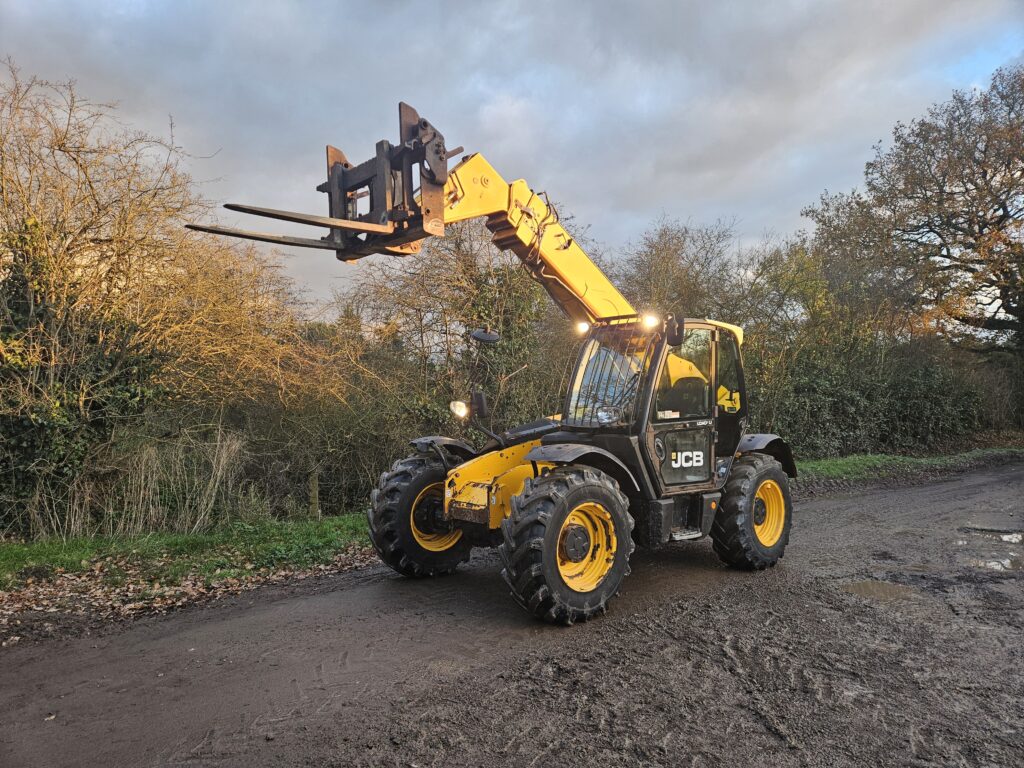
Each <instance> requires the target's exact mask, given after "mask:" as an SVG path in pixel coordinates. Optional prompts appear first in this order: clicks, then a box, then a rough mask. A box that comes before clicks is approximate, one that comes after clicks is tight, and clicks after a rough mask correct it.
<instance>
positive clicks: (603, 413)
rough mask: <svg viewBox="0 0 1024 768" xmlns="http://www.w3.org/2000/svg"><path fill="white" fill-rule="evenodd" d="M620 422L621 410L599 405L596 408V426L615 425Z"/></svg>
mask: <svg viewBox="0 0 1024 768" xmlns="http://www.w3.org/2000/svg"><path fill="white" fill-rule="evenodd" d="M620 421H622V409H621V408H616V407H615V406H612V405H600V406H598V408H597V423H598V424H604V425H607V424H616V423H618V422H620Z"/></svg>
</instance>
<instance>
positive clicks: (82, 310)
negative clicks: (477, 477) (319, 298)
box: [0, 67, 1024, 537]
mask: <svg viewBox="0 0 1024 768" xmlns="http://www.w3.org/2000/svg"><path fill="white" fill-rule="evenodd" d="M1022 94H1024V70H1021V69H1016V70H1007V71H1003V72H1000V73H997V75H996V77H995V79H994V80H993V85H992V88H991V89H990V90H989V91H988V92H986V93H983V94H957V95H956V96H955V97H954V99H953V100H952V101H951V102H950V103H949V104H946V105H940V106H938V107H936V108H935V109H934V110H933V111H932V112H931V113H929V115H927V116H926V117H925V118H924V119H923V120H921V121H918V122H916V123H914V124H912V125H910V126H899V127H898V128H897V130H896V132H895V134H894V141H893V145H892V146H891V147H890V148H888V149H883V148H879V150H878V157H877V159H876V161H875V162H873V163H872V164H871V165H869V167H868V175H867V179H866V187H865V190H864V191H863V192H854V193H851V194H849V195H826V196H825V197H823V198H822V200H821V201H820V202H819V204H818V205H817V206H815V207H813V208H811V209H809V211H808V214H809V216H810V217H811V219H812V220H813V221H814V222H815V223H816V224H817V228H816V229H815V231H814V233H813V234H811V235H803V234H798V235H795V236H793V237H791V238H788V239H786V240H782V241H777V242H770V243H765V244H763V245H761V246H759V247H755V248H746V249H738V248H737V247H736V236H735V233H734V232H733V230H732V228H731V227H730V226H729V225H727V224H721V223H720V224H715V225H712V226H690V225H681V224H678V223H676V222H673V221H661V222H656V223H655V224H654V225H653V226H652V227H651V229H650V231H649V232H648V233H647V234H646V235H645V236H644V237H643V238H641V240H640V241H639V243H638V244H637V245H636V246H635V247H634V248H633V249H632V250H631V251H630V252H628V253H627V254H625V256H624V257H623V258H621V259H616V260H611V259H609V260H608V261H607V265H608V269H609V272H610V273H611V274H612V275H613V277H614V278H615V279H616V281H617V282H618V283H619V284H620V285H621V286H622V287H623V290H624V291H625V292H626V293H627V294H628V295H629V296H630V298H631V299H633V300H634V302H635V303H636V304H637V305H638V306H642V307H644V308H652V309H656V310H662V311H669V310H672V311H676V312H678V313H680V314H687V315H690V316H705V315H707V316H716V317H720V318H722V319H726V320H729V321H731V322H736V323H739V324H742V325H744V326H745V327H746V328H747V332H748V338H749V343H748V345H747V347H746V362H747V366H748V369H749V373H748V382H749V384H750V386H751V388H752V403H753V407H754V409H755V419H756V421H757V424H756V426H757V427H759V428H762V429H765V430H771V431H778V432H780V433H782V434H785V435H787V436H788V437H789V438H790V439H791V440H792V441H793V442H794V443H795V444H796V446H797V450H798V452H799V453H800V454H801V455H803V456H811V455H816V456H834V455H843V454H849V453H854V452H878V451H890V452H891V451H921V450H926V449H928V448H929V447H932V446H935V445H938V444H940V443H948V442H949V441H950V440H956V439H958V438H961V437H964V436H968V435H973V434H974V433H976V432H977V431H979V430H983V429H999V428H1014V427H1019V426H1020V423H1021V418H1022V414H1021V408H1020V403H1021V401H1022V399H1024V397H1022V393H1024V384H1022V370H1024V366H1022V345H1024V333H1022V329H1021V261H1022V256H1021V253H1022V238H1021V234H1022V230H1021V222H1022V219H1024V193H1022V188H1024V160H1022V148H1021V143H1022V136H1024V128H1022V126H1024V122H1022V119H1024V118H1022V115H1021V100H1022ZM184 160H185V158H184V156H183V155H182V153H181V151H180V150H179V149H178V148H177V147H175V146H174V144H173V141H165V140H159V139H156V138H153V137H150V136H145V135H141V134H139V133H136V132H134V131H131V130H130V129H126V128H124V127H123V126H122V125H120V124H119V123H118V122H117V120H116V111H115V110H114V109H113V108H112V107H110V106H106V105H100V104H95V103H91V102H89V101H86V100H83V99H81V98H80V97H79V96H78V95H77V94H76V93H75V89H74V88H73V87H72V86H71V85H70V84H53V83H45V82H41V81H38V80H34V79H31V78H24V77H22V76H20V75H19V73H18V72H17V70H16V69H14V68H13V67H10V68H9V69H8V70H7V71H6V73H5V74H4V76H3V78H2V82H0V535H4V534H8V535H16V536H22V537H47V536H54V535H59V536H63V537H67V536H80V535H92V534H109V535H121V534H127V535H134V534H139V533H142V532H146V531H154V530H172V531H183V532H195V531H202V530H210V529H216V528H217V527H218V526H222V525H224V524H225V523H228V522H231V521H239V520H240V521H253V520H259V519H265V518H268V517H316V516H319V515H320V514H321V513H322V512H327V513H338V512H342V511H345V510H350V509H354V508H358V507H360V506H361V505H362V504H363V503H364V499H365V498H366V495H367V491H368V488H369V487H370V486H371V485H372V483H373V482H374V480H375V479H376V477H377V475H378V474H379V473H380V471H381V470H382V469H383V468H385V467H386V466H387V465H388V464H389V463H390V461H391V460H393V459H394V458H395V457H396V456H397V455H400V454H401V453H403V452H404V451H405V449H406V447H405V442H406V440H407V439H408V438H410V437H412V436H415V435H417V434H424V433H428V434H429V433H437V432H444V433H456V434H457V433H458V430H459V427H458V426H457V425H456V424H455V423H453V422H452V420H451V419H450V417H449V415H448V411H447V403H448V401H449V400H450V399H453V398H456V397H464V396H465V395H466V394H467V392H468V389H469V382H470V380H471V379H473V380H475V381H478V382H480V383H482V384H483V386H484V388H485V389H486V390H487V391H488V393H489V395H490V398H491V401H492V403H493V404H494V412H495V421H494V424H493V425H492V426H493V427H495V428H501V427H503V426H506V425H509V424H511V423H515V422H520V421H524V420H529V419H532V418H536V417H537V416H538V415H542V414H545V413H552V412H554V411H555V410H557V403H558V390H559V387H560V382H561V380H562V376H563V373H564V370H565V365H566V363H567V362H568V360H569V358H570V357H571V347H572V343H573V340H572V338H571V334H570V329H569V327H568V323H566V322H565V321H564V319H563V318H561V317H560V316H558V315H557V313H556V311H555V310H554V309H553V308H552V307H551V305H550V301H549V300H548V298H547V297H546V295H545V294H544V293H543V291H542V290H541V289H540V288H539V287H538V286H536V285H534V284H532V283H530V282H529V281H528V280H527V279H525V274H524V273H523V272H522V270H521V268H520V267H519V265H518V263H516V262H515V261H514V259H511V258H509V257H508V256H507V255H506V254H501V253H498V252H496V251H495V250H494V249H493V247H492V246H491V245H490V244H489V241H488V239H487V236H486V233H485V232H484V231H483V230H482V228H480V227H475V226H461V227H456V228H453V233H452V236H451V237H448V238H446V239H445V240H443V241H440V242H435V243H432V244H430V247H429V248H427V249H426V250H425V252H424V254H423V255H422V256H420V257H416V258H409V259H378V260H376V261H374V262H373V263H372V264H371V265H370V267H369V268H368V269H366V270H365V271H364V272H362V273H361V277H360V278H359V280H358V282H357V284H356V285H354V286H353V287H352V289H351V290H350V291H348V292H346V293H345V294H344V295H339V296H338V297H336V300H335V301H334V302H333V304H332V305H331V306H330V307H328V308H326V309H321V310H319V311H318V313H317V315H316V317H314V315H313V314H312V312H311V308H310V307H309V306H307V305H306V304H305V303H304V301H303V300H302V297H301V296H300V295H299V294H298V292H297V290H296V288H295V286H294V285H293V284H292V283H291V282H290V281H289V280H288V279H287V278H286V277H285V276H284V275H283V274H282V272H281V270H280V269H279V267H278V265H277V264H276V263H275V262H274V261H273V260H272V259H271V258H268V257H267V256H266V255H264V253H263V251H259V250H256V249H252V248H248V247H245V246H241V245H237V244H234V243H227V242H224V241H222V240H217V239H213V238H210V237H207V236H203V235H198V234H196V233H193V232H190V231H187V230H185V229H184V224H185V223H186V222H188V221H193V220H196V219H201V218H202V217H203V216H204V214H205V213H206V212H207V209H208V203H207V202H206V201H204V200H203V199H202V198H201V197H200V196H199V195H198V194H197V192H196V189H195V185H194V184H193V183H192V181H191V179H190V178H189V177H188V175H187V174H186V173H185V172H184V170H183V163H184ZM484 324H488V325H490V326H492V327H494V328H497V329H498V330H499V331H500V332H501V333H502V336H503V341H502V343H501V344H500V345H497V346H496V347H494V348H493V349H488V350H487V351H486V352H485V355H484V359H483V361H482V365H481V366H480V367H479V368H478V369H476V370H473V369H471V367H470V365H469V362H468V355H467V348H468V342H467V336H466V332H467V330H468V329H471V328H473V327H477V326H480V325H484Z"/></svg>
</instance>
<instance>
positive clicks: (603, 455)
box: [523, 443, 640, 493]
mask: <svg viewBox="0 0 1024 768" xmlns="http://www.w3.org/2000/svg"><path fill="white" fill-rule="evenodd" d="M523 458H524V460H526V461H535V462H538V463H547V464H574V463H577V462H580V461H581V460H582V463H584V464H590V465H591V466H592V467H594V468H595V469H600V470H601V471H602V472H606V473H607V474H609V475H611V476H612V477H614V478H615V479H616V480H617V481H618V482H619V485H620V486H623V485H627V483H624V482H623V480H624V479H626V480H629V483H628V485H631V486H633V489H634V490H635V491H636V492H637V493H639V492H640V486H639V485H638V484H637V482H636V478H635V477H633V473H632V472H630V471H629V467H627V466H626V465H625V464H623V463H622V461H620V460H619V458H618V457H617V456H616V455H615V454H614V453H611V452H610V451H606V450H605V449H604V448H598V447H597V446H594V445H582V444H580V443H554V444H552V445H538V446H537V447H536V448H534V449H533V450H531V451H530V452H529V453H528V454H526V456H524V457H523Z"/></svg>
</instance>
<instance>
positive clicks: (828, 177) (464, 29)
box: [0, 0, 1024, 294]
mask: <svg viewBox="0 0 1024 768" xmlns="http://www.w3.org/2000/svg"><path fill="white" fill-rule="evenodd" d="M1022 50H1024V4H1022V3H1021V2H1019V0H974V2H971V3H963V2H958V1H957V0H901V2H892V1H891V0H890V1H889V2H881V1H880V0H832V1H831V2H795V0H791V1H789V2H773V3H764V2H756V1H755V0H751V2H720V3H707V2H697V1H696V0H694V1H693V2H678V1H676V2H673V1H672V0H661V1H660V2H633V3H624V2H618V3H611V2H591V3H569V2H549V3H525V2H503V3H500V4H491V3H468V2H466V3H413V2H405V3H403V2H388V3H356V2H352V3H337V2H331V3H327V2H320V3H315V2H313V3H310V2H307V3H301V4H300V3H294V4H291V3H289V4H286V3H279V2H278V3H271V2H265V3H256V2H245V3H243V2H233V3H230V2H217V3H211V2H192V3H182V2H179V3H156V2H143V1H142V0H137V1H136V2H121V3H97V2H95V1H93V2H88V1H86V0H83V1H82V2H62V3H57V2H46V1H45V0H34V1H33V2H15V0H0V53H2V54H4V55H10V56H12V57H13V58H14V59H15V61H16V62H17V63H18V65H19V66H20V67H21V68H22V69H23V70H24V71H25V72H26V73H31V74H38V75H40V76H42V77H46V78H51V79H64V78H68V77H73V78H75V79H76V80H77V81H78V82H79V87H80V90H81V91H82V92H83V93H85V94H87V95H89V96H90V97H92V98H93V99H96V100H116V101H118V102H119V103H120V105H121V109H122V112H123V115H124V118H125V119H126V120H128V121H131V122H133V123H134V124H136V125H138V126H140V127H144V128H146V129H149V130H151V131H154V132H166V130H167V125H168V116H169V115H173V117H174V122H175V136H176V139H177V140H178V141H179V143H181V144H182V145H183V146H184V147H186V149H188V150H189V151H190V152H192V153H193V154H194V155H196V156H197V159H196V160H194V161H193V162H192V170H193V172H194V175H195V176H196V177H197V178H199V179H203V180H205V181H206V185H205V186H206V191H207V193H208V194H209V195H210V196H211V197H214V198H215V199H219V200H236V201H245V202H256V203H263V204H266V205H272V206H278V207H282V208H293V209H298V210H309V211H313V212H318V211H320V210H322V208H323V207H324V201H323V198H322V196H321V195H318V194H317V193H316V192H315V191H314V190H313V187H314V186H315V185H316V184H317V183H318V182H319V180H320V176H321V175H322V173H323V171H322V164H323V145H324V144H326V143H328V142H330V143H334V144H337V145H338V146H341V147H343V148H344V149H345V150H346V152H348V154H349V156H350V157H353V158H359V159H361V158H363V157H364V156H368V155H369V154H370V153H371V152H372V148H373V144H374V142H375V141H376V140H377V139H379V138H381V137H385V136H386V137H389V138H392V134H393V133H394V132H395V130H396V104H397V102H398V101H399V100H400V99H403V100H406V101H408V102H410V103H412V104H413V105H414V106H416V107H417V108H418V109H419V110H420V111H421V112H422V113H423V114H425V115H426V116H428V117H429V118H430V119H431V120H432V121H433V122H434V123H435V124H437V125H438V126H440V127H441V128H442V129H443V130H444V131H445V134H446V136H447V138H448V139H449V143H451V144H453V145H454V144H464V145H465V146H466V147H467V149H470V150H481V151H484V152H485V153H486V154H487V155H488V156H489V157H490V158H491V160H492V162H494V164H495V165H496V166H497V167H498V168H499V169H500V170H502V172H504V173H505V174H506V175H507V176H509V177H510V178H514V177H519V176H522V177H524V178H526V179H528V180H529V181H530V182H531V183H532V184H533V185H534V186H536V187H538V188H543V189H546V190H547V191H548V192H550V193H551V194H552V196H553V197H554V198H555V199H557V200H560V201H562V203H563V205H564V206H565V207H566V208H568V209H569V210H571V211H573V212H574V213H575V214H576V216H577V219H578V220H580V221H581V222H584V223H586V224H589V225H590V227H591V233H592V234H593V235H594V236H596V237H597V238H599V239H600V240H602V241H604V242H605V243H606V244H607V245H608V246H610V249H611V250H614V249H615V248H616V247H619V246H621V245H623V244H625V243H626V242H628V241H629V240H630V239H632V238H635V237H636V236H637V235H638V234H639V233H640V232H641V231H642V230H643V228H644V226H646V225H647V224H648V223H649V222H650V221H651V220H652V219H654V218H656V217H658V216H659V215H661V214H663V213H664V214H668V215H670V216H674V217H678V218H681V219H692V220H695V221H703V220H709V219H714V218H718V217H727V218H733V217H735V218H737V219H738V220H739V222H740V228H741V231H742V234H743V235H744V236H746V237H750V238H757V237H759V236H760V235H761V234H762V233H763V232H764V231H766V230H774V231H776V232H786V231H789V230H791V229H793V228H795V227H798V226H800V225H801V223H802V222H801V220H800V218H799V210H800V208H801V207H802V206H803V205H805V204H807V203H809V202H811V201H813V200H814V199H815V198H816V197H817V196H818V194H819V193H820V192H821V191H822V190H823V189H824V188H826V187H827V188H831V189H843V188H847V187H850V186H852V185H854V184H856V183H857V180H858V178H859V176H860V173H861V170H862V167H863V163H864V161H865V160H866V159H867V158H868V157H869V155H870V149H871V146H872V144H873V143H874V142H876V141H878V140H880V139H884V138H885V137H886V136H887V135H888V133H889V131H890V129H891V127H892V124H893V123H894V122H895V121H897V120H900V119H903V120H906V119H910V118H912V117H914V116H915V115H917V114H920V113H921V112H922V111H923V110H924V109H925V108H926V107H927V105H928V104H930V103H932V102H934V101H936V100H940V99H942V98H945V96H946V95H947V94H948V93H949V91H950V90H951V89H952V88H956V87H970V86H971V85H978V84H981V85H983V84H984V83H985V81H986V80H987V77H988V75H989V73H990V72H991V70H992V69H993V68H994V67H995V66H998V65H999V64H1001V63H1003V62H1005V61H1007V60H1010V59H1012V58H1016V57H1019V56H1020V55H1021V52H1022ZM208 155H212V157H209V158H208V159H199V156H208ZM224 221H226V222H232V221H234V219H232V217H231V216H230V215H225V217H224ZM285 229H286V227H281V230H282V231H285ZM293 231H294V230H293ZM352 269H353V268H352V267H348V266H342V265H338V264H336V263H335V262H334V261H333V260H332V259H330V258H324V256H323V255H322V254H319V253H316V252H305V251H301V252H297V253H296V254H295V256H294V258H291V259H290V261H289V270H290V271H291V272H292V274H294V275H295V276H296V277H297V278H298V279H300V280H301V281H302V282H303V284H305V285H306V286H307V287H309V288H310V289H311V290H312V291H314V292H315V293H319V294H323V293H325V292H326V291H327V290H329V286H331V285H332V284H337V282H338V281H343V280H344V279H345V276H346V275H349V274H351V271H352Z"/></svg>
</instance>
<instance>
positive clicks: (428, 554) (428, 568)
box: [367, 454, 472, 577]
mask: <svg viewBox="0 0 1024 768" xmlns="http://www.w3.org/2000/svg"><path fill="white" fill-rule="evenodd" d="M445 477H446V472H445V468H444V465H443V464H441V462H439V461H438V460H437V459H435V458H433V457H430V456H424V455H422V454H417V455H414V456H410V457H408V458H406V459H400V460H399V461H396V462H395V463H394V465H393V466H392V467H391V471H390V472H385V473H384V474H383V475H381V476H380V484H379V486H378V487H377V488H376V489H375V490H374V491H373V493H372V494H371V495H370V510H369V512H368V513H367V517H368V519H369V523H370V541H371V542H372V543H373V548H374V549H376V550H377V554H378V555H379V556H380V559H381V560H383V561H384V563H386V564H387V565H389V566H390V567H391V568H393V569H394V570H396V571H398V573H400V574H402V575H403V576H410V577H422V576H441V575H444V574H448V573H453V572H454V571H455V569H456V568H457V567H458V565H459V563H463V562H465V561H466V560H468V559H469V555H470V551H471V550H472V544H471V543H470V541H469V538H468V537H467V536H466V535H465V533H464V532H463V531H461V530H459V529H458V528H455V527H454V526H452V525H451V524H450V523H445V522H444V521H443V520H442V516H441V511H442V510H443V507H444V481H445Z"/></svg>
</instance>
